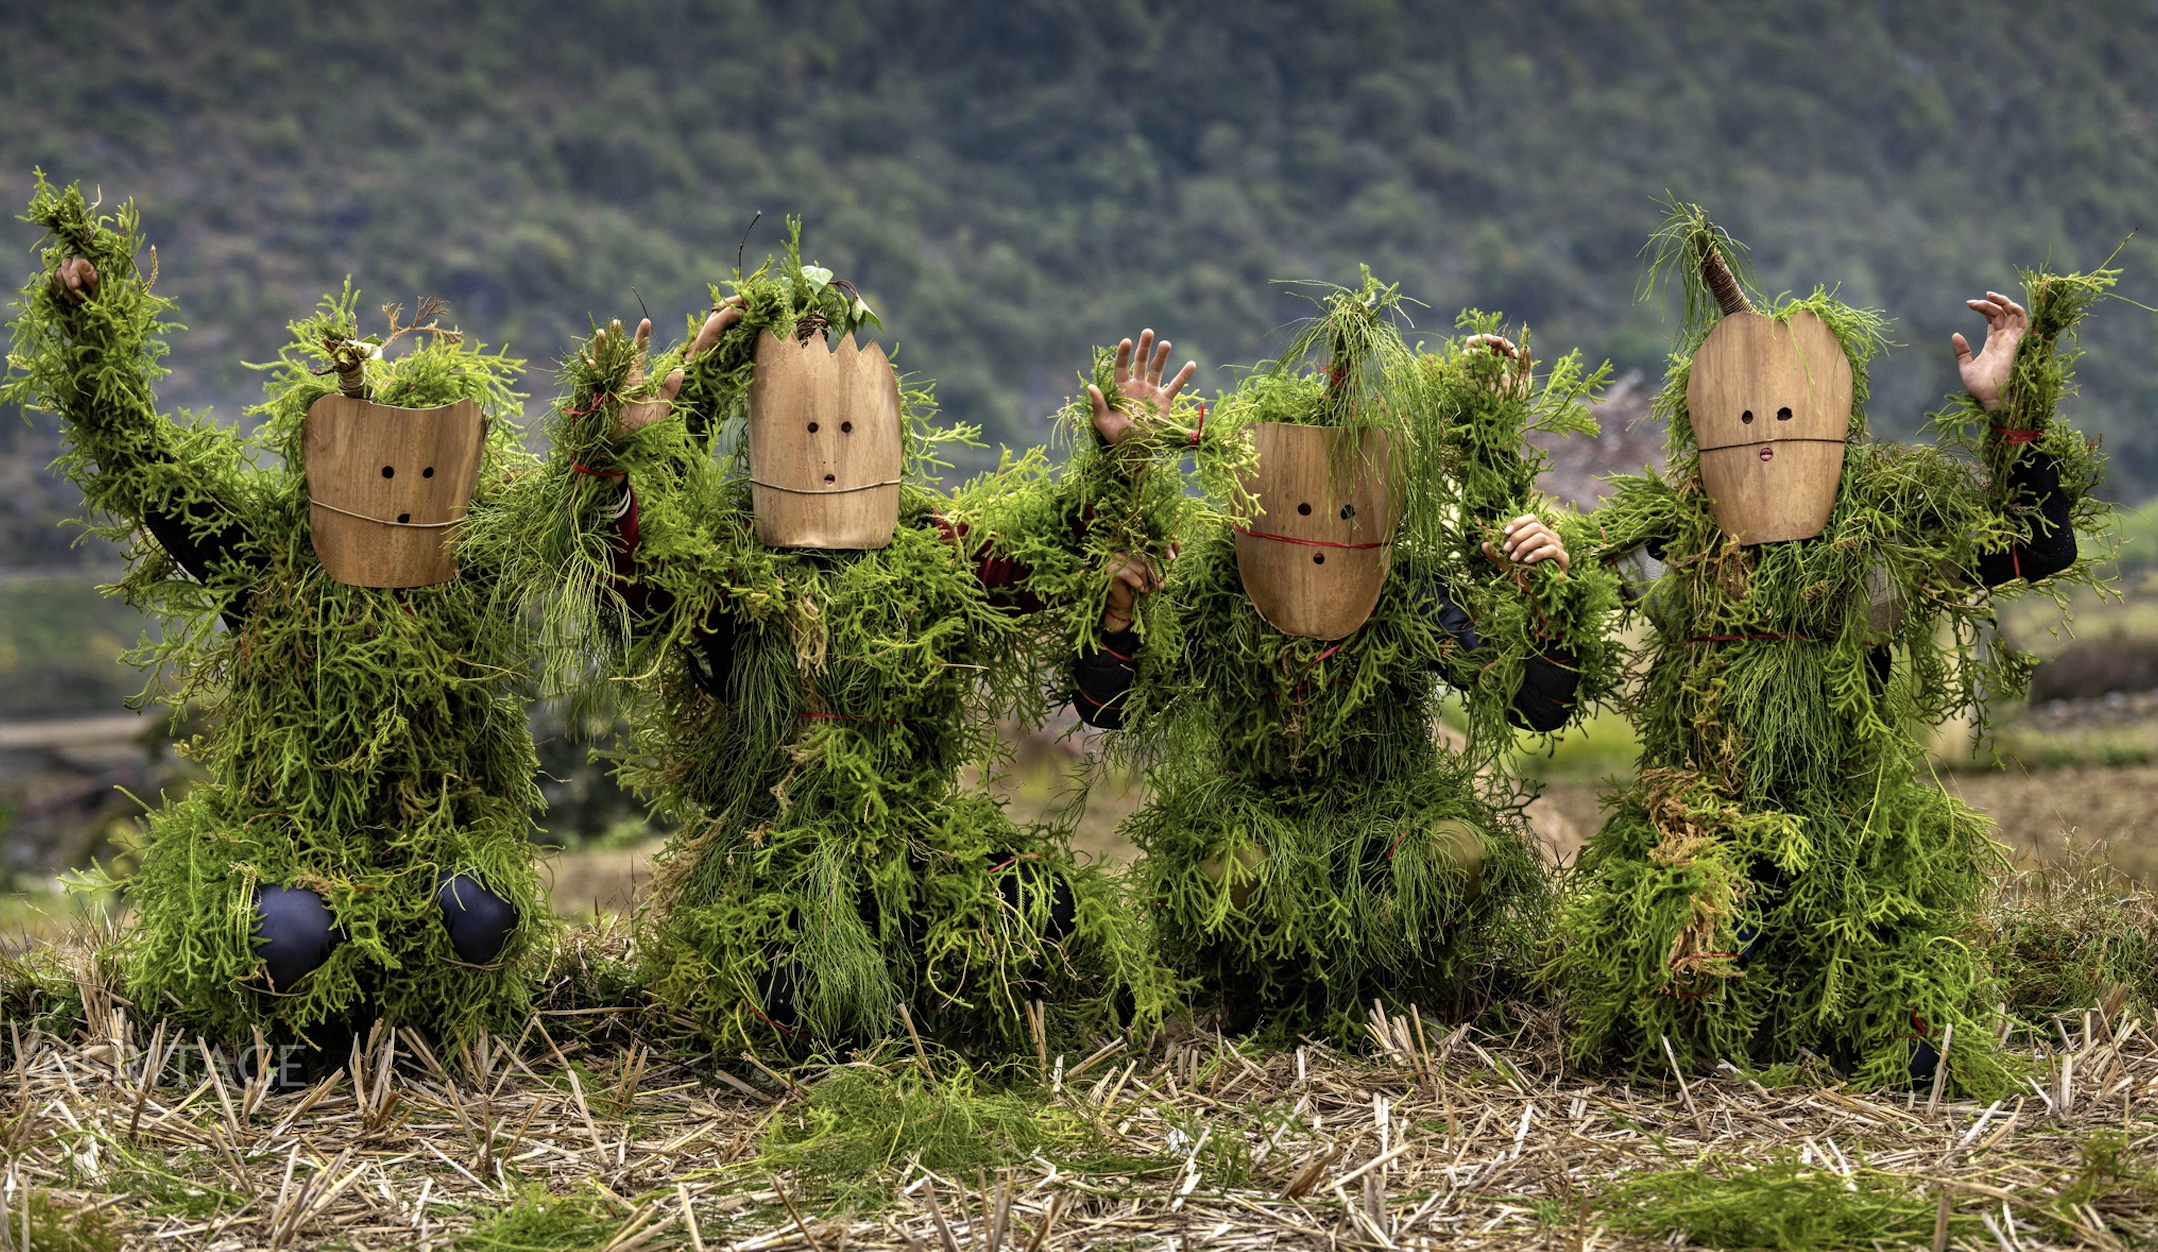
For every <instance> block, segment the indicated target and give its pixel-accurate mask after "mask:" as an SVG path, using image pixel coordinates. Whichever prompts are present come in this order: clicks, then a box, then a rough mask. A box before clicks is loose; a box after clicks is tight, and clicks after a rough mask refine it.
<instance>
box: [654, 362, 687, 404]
mask: <svg viewBox="0 0 2158 1252" xmlns="http://www.w3.org/2000/svg"><path fill="white" fill-rule="evenodd" d="M681 390H682V371H680V370H675V371H673V372H672V373H670V374H668V375H667V377H666V379H665V380H663V381H662V382H661V383H660V384H659V398H660V399H662V400H665V401H668V402H669V403H672V402H673V401H674V397H675V394H676V393H677V392H679V391H681Z"/></svg>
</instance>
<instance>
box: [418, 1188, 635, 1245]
mask: <svg viewBox="0 0 2158 1252" xmlns="http://www.w3.org/2000/svg"><path fill="white" fill-rule="evenodd" d="M627 1217H628V1213H627V1211H626V1210H625V1209H624V1208H623V1206H622V1202H621V1201H620V1200H617V1199H615V1198H613V1197H612V1196H609V1195H607V1194H606V1193H605V1192H604V1191H602V1190H601V1189H600V1188H599V1186H598V1185H597V1184H587V1185H586V1186H584V1187H582V1188H580V1189H578V1190H576V1191H572V1192H570V1193H569V1194H567V1195H557V1194H555V1193H554V1192H551V1191H549V1190H547V1189H546V1188H545V1187H542V1186H539V1185H538V1184H534V1185H532V1186H530V1187H528V1188H526V1189H525V1193H524V1194H523V1195H521V1196H519V1197H517V1199H516V1200H514V1201H512V1202H511V1204H510V1205H509V1207H507V1208H505V1209H503V1210H502V1211H500V1212H498V1213H496V1214H494V1215H493V1216H491V1217H489V1218H488V1219H487V1220H485V1221H483V1222H481V1223H480V1224H479V1225H477V1226H474V1227H473V1228H472V1229H471V1230H469V1231H467V1232H465V1234H464V1235H462V1236H460V1237H459V1238H458V1240H457V1246H458V1247H460V1248H469V1249H472V1252H598V1250H599V1249H602V1248H605V1247H607V1246H608V1244H609V1243H610V1242H611V1241H612V1240H613V1239H614V1237H615V1236H617V1235H619V1234H622V1233H624V1231H623V1229H622V1227H623V1222H624V1220H625V1219H626V1218H627Z"/></svg>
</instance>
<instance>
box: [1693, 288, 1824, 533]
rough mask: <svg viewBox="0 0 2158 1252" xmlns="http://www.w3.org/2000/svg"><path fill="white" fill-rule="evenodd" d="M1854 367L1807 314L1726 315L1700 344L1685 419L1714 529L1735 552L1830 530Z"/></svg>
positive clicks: (1812, 316) (1744, 313) (1821, 322)
mask: <svg viewBox="0 0 2158 1252" xmlns="http://www.w3.org/2000/svg"><path fill="white" fill-rule="evenodd" d="M1851 387H1852V381H1851V362H1850V360H1849V359H1848V358H1847V357H1845V356H1844V354H1843V345H1842V344H1841V343H1839V342H1837V339H1836V335H1835V332H1834V331H1831V330H1830V329H1829V328H1828V323H1826V322H1823V321H1822V320H1821V319H1820V318H1819V317H1817V316H1815V315H1814V314H1812V313H1797V314H1794V315H1792V317H1791V318H1790V319H1789V320H1788V321H1781V322H1779V321H1777V320H1776V319H1774V318H1770V317H1766V316H1763V315H1762V314H1759V313H1750V312H1739V313H1731V314H1728V315H1726V316H1725V317H1724V319H1723V321H1721V322H1719V323H1717V324H1716V328H1715V329H1714V330H1711V331H1710V332H1709V333H1708V338H1706V339H1704V340H1702V341H1701V348H1700V351H1698V352H1696V353H1695V354H1694V358H1693V372H1692V375H1691V377H1690V378H1688V380H1687V382H1686V410H1687V412H1688V414H1689V415H1690V416H1691V418H1692V421H1693V437H1694V442H1695V444H1697V445H1698V446H1699V447H1700V449H1701V482H1702V485H1703V486H1704V487H1705V488H1706V489H1707V491H1708V494H1709V502H1710V503H1709V507H1710V509H1711V510H1712V511H1713V512H1714V513H1715V515H1716V524H1717V525H1718V526H1721V527H1722V528H1723V529H1724V530H1726V531H1728V532H1730V533H1731V534H1733V535H1736V536H1737V537H1738V541H1739V542H1740V543H1742V544H1755V543H1776V542H1780V541H1783V540H1790V539H1810V538H1812V537H1813V536H1815V535H1818V534H1820V533H1821V530H1822V528H1824V527H1826V526H1827V525H1828V515H1829V512H1830V511H1831V510H1832V509H1834V508H1835V505H1836V487H1837V485H1838V483H1840V482H1841V481H1842V477H1843V450H1844V443H1845V440H1846V438H1847V437H1848V436H1849V434H1850V429H1851Z"/></svg>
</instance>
